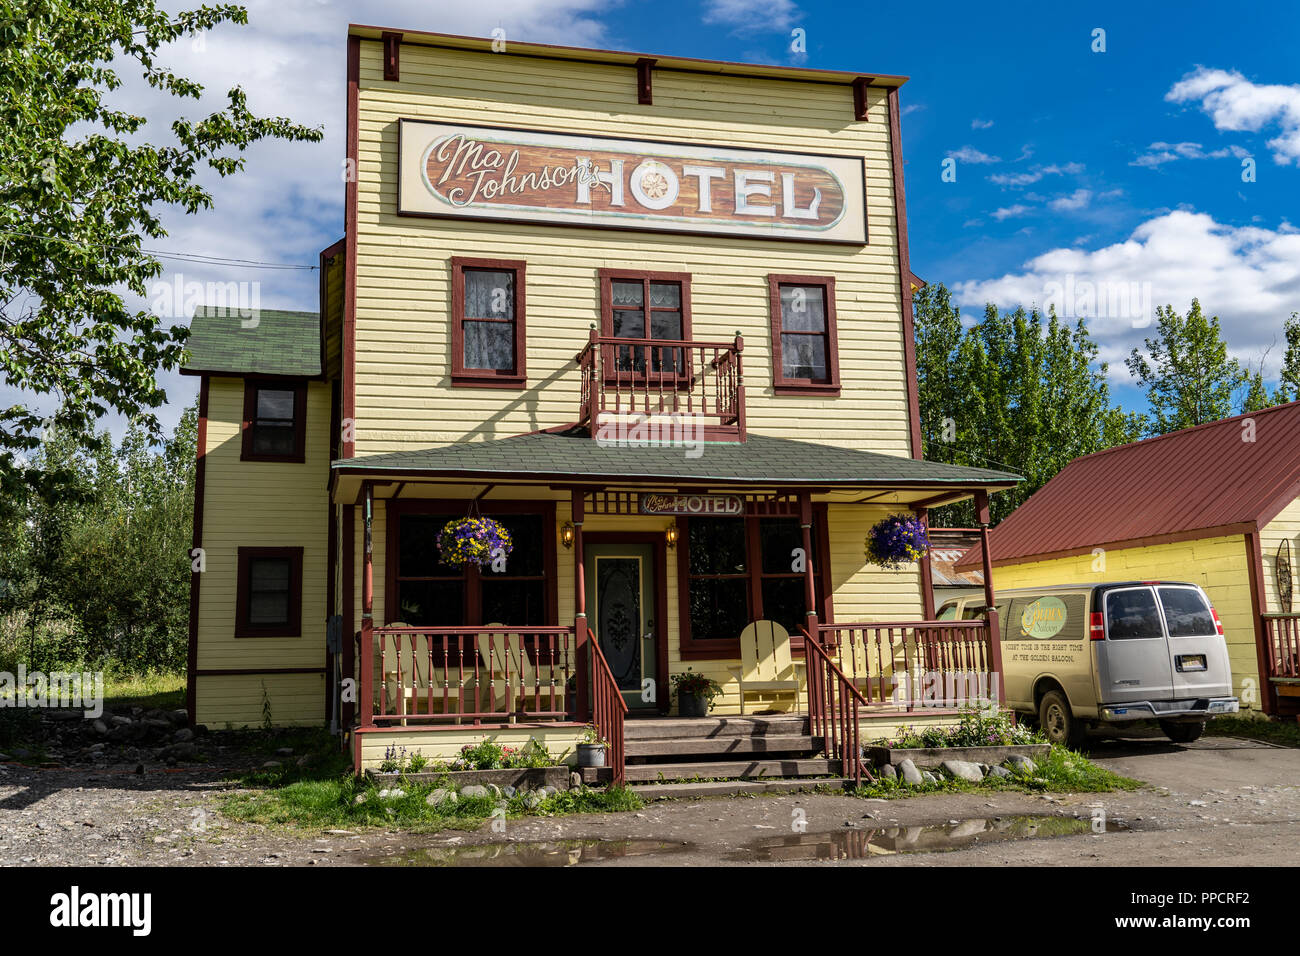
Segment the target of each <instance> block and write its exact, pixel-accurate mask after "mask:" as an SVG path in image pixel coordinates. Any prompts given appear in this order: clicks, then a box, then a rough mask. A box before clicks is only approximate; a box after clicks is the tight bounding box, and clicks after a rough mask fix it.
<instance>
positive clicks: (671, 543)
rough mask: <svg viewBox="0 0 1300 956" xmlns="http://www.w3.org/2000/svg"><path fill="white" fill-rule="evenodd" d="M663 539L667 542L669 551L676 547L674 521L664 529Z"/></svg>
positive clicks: (675, 524) (675, 525) (675, 523)
mask: <svg viewBox="0 0 1300 956" xmlns="http://www.w3.org/2000/svg"><path fill="white" fill-rule="evenodd" d="M664 539H665V540H666V541H667V542H668V549H669V550H670V551H671V550H672V549H673V548H675V547H677V522H676V521H674V522H673V523H672V524H670V525H669V526H668V528H667V529H666V530H665V531H664Z"/></svg>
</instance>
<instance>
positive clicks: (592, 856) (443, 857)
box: [362, 840, 694, 866]
mask: <svg viewBox="0 0 1300 956" xmlns="http://www.w3.org/2000/svg"><path fill="white" fill-rule="evenodd" d="M691 849H694V844H691V843H667V842H664V841H662V840H537V841H520V842H518V843H489V844H482V845H475V846H437V847H426V848H424V849H421V850H407V851H405V852H403V853H398V854H395V855H391V856H382V857H371V858H368V859H365V860H363V861H362V862H363V863H365V864H366V865H368V866H577V865H579V864H580V863H593V862H596V861H598V860H613V859H618V858H620V857H630V856H660V855H664V856H666V855H670V854H673V853H683V852H685V851H687V850H691Z"/></svg>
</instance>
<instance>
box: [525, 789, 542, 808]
mask: <svg viewBox="0 0 1300 956" xmlns="http://www.w3.org/2000/svg"><path fill="white" fill-rule="evenodd" d="M545 800H546V795H545V794H543V793H542V792H541V791H540V790H529V791H528V793H526V794H524V806H525V807H527V808H528V809H529V810H536V809H537V808H538V807H539V806H541V805H542V803H543V802H544V801H545Z"/></svg>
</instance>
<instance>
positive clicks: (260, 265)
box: [0, 229, 320, 272]
mask: <svg viewBox="0 0 1300 956" xmlns="http://www.w3.org/2000/svg"><path fill="white" fill-rule="evenodd" d="M0 235H5V236H18V237H20V238H23V239H45V240H49V241H53V242H62V243H65V244H66V245H69V246H79V247H80V248H82V249H103V250H108V251H112V252H123V251H124V252H131V253H144V254H146V255H150V256H157V257H158V258H159V259H176V260H179V261H181V262H195V263H199V264H201V265H236V266H247V267H249V268H251V269H276V270H281V271H290V272H314V271H316V270H317V269H319V268H320V266H319V265H302V264H299V263H294V262H266V261H263V260H260V259H230V258H226V257H225V256H209V255H206V254H204V253H201V252H164V251H163V250H161V249H136V248H134V247H132V246H115V245H112V244H111V243H106V242H83V241H81V240H77V239H67V238H65V237H63V236H48V235H42V234H40V233H34V232H18V231H15V230H12V229H0Z"/></svg>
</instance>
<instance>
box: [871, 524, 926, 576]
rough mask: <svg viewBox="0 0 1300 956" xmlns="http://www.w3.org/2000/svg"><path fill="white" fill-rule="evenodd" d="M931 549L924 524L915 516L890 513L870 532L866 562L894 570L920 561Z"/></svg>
mask: <svg viewBox="0 0 1300 956" xmlns="http://www.w3.org/2000/svg"><path fill="white" fill-rule="evenodd" d="M929 551H930V538H929V536H928V535H927V534H926V530H925V524H924V522H922V521H921V519H920V518H917V517H915V516H914V515H907V514H899V515H890V516H889V517H888V518H885V519H883V520H881V521H879V522H877V523H876V524H875V526H873V527H872V529H871V531H870V533H868V534H867V561H868V562H870V563H871V564H876V565H879V566H880V567H882V568H888V569H889V570H891V571H897V570H898V569H900V568H902V567H904V566H906V565H908V564H913V563H915V562H917V561H920V560H921V559H922V558H924V557H925V556H926V554H927V553H929Z"/></svg>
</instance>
